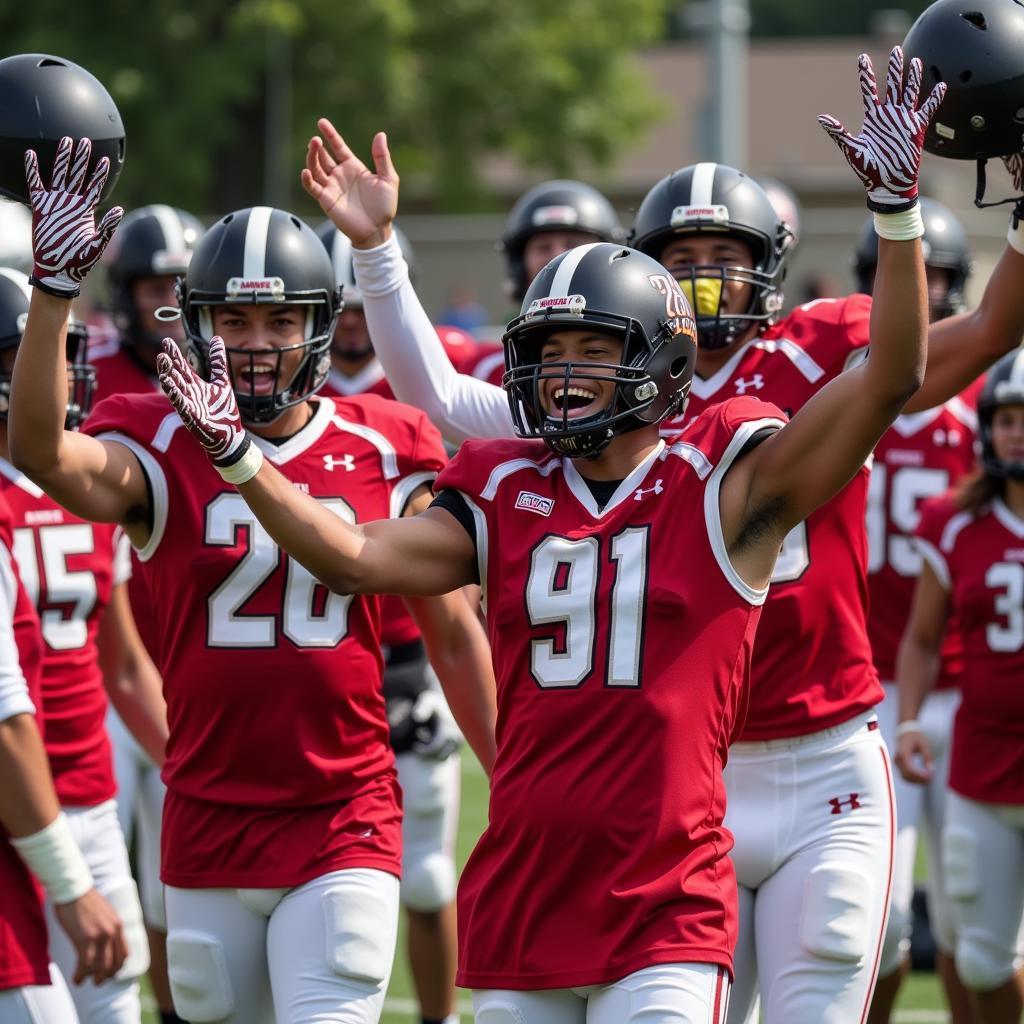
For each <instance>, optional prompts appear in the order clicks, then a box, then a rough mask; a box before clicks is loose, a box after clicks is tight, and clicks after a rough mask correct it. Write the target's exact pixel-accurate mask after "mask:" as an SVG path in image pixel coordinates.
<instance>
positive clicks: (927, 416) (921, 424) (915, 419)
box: [892, 405, 943, 437]
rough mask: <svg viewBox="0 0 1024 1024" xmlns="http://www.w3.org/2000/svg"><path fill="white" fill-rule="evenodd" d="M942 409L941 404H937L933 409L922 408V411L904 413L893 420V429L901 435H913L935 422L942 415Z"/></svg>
mask: <svg viewBox="0 0 1024 1024" xmlns="http://www.w3.org/2000/svg"><path fill="white" fill-rule="evenodd" d="M942 409H943V407H942V406H941V405H937V406H935V407H934V408H933V409H922V410H921V412H905V413H902V414H901V415H899V416H897V417H896V419H895V420H894V421H893V424H892V429H893V430H895V431H896V433H897V434H899V435H900V437H912V436H913V435H914V434H916V433H917V432H918V431H919V430H923V429H924V428H925V427H927V426H929V425H930V424H932V423H934V422H935V421H936V420H937V419H938V418H939V417H940V416H941V415H942Z"/></svg>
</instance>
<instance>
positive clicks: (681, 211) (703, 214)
mask: <svg viewBox="0 0 1024 1024" xmlns="http://www.w3.org/2000/svg"><path fill="white" fill-rule="evenodd" d="M695 220H697V221H707V220H710V221H713V222H714V223H715V224H728V223H729V207H728V206H722V205H720V204H719V205H715V206H677V207H676V208H675V209H674V210H673V211H672V219H671V221H670V223H671V225H672V227H674V228H677V227H679V226H680V225H681V224H690V223H691V222H693V221H695Z"/></svg>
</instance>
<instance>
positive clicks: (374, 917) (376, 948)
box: [323, 880, 396, 985]
mask: <svg viewBox="0 0 1024 1024" xmlns="http://www.w3.org/2000/svg"><path fill="white" fill-rule="evenodd" d="M323 912H324V924H325V935H326V938H327V949H326V957H327V966H328V967H330V969H331V970H332V971H333V972H334V973H335V974H337V975H338V976H339V977H342V978H354V979H355V980H357V981H361V982H364V983H366V982H369V983H370V984H373V985H383V984H384V982H385V981H386V980H387V979H388V977H389V976H390V974H391V963H392V961H393V960H394V957H395V941H394V940H395V920H394V918H395V913H396V908H394V907H393V906H392V905H391V903H390V902H389V900H388V899H387V898H386V897H385V895H384V894H383V893H382V892H380V890H379V889H378V888H376V887H375V886H374V885H373V884H372V883H367V882H364V881H363V880H359V882H358V884H351V883H350V884H348V885H343V886H338V887H336V888H331V889H328V890H327V891H326V892H325V893H324V895H323Z"/></svg>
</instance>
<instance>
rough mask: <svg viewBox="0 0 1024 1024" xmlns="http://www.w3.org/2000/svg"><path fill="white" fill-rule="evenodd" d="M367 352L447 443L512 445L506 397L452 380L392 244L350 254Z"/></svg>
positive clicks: (463, 377)
mask: <svg viewBox="0 0 1024 1024" xmlns="http://www.w3.org/2000/svg"><path fill="white" fill-rule="evenodd" d="M352 269H353V271H354V273H355V276H356V280H357V281H358V282H359V289H360V291H361V292H362V293H363V310H364V312H365V314H366V325H367V327H368V328H369V331H370V338H371V339H372V340H373V347H374V350H375V351H376V353H377V358H378V359H380V362H381V365H382V366H383V367H384V374H385V376H386V377H387V379H388V383H389V384H390V385H391V389H392V390H393V391H394V393H395V397H396V398H398V399H399V401H402V402H407V403H408V404H409V405H414V406H416V407H417V408H419V409H422V410H423V411H424V412H425V413H426V414H427V418H428V419H429V420H430V421H431V422H432V423H433V424H434V426H436V427H437V429H438V430H440V431H441V434H442V435H443V436H444V437H445V439H446V440H448V441H451V442H452V443H454V444H458V443H460V442H462V441H465V440H467V439H468V438H475V437H482V438H493V437H515V430H514V429H513V426H512V413H511V412H510V410H509V407H508V398H507V397H506V395H505V392H504V391H503V390H502V389H501V388H499V387H495V386H494V385H493V384H489V383H488V382H487V381H484V380H478V379H477V378H476V377H471V376H470V375H469V374H464V373H458V372H457V371H456V369H455V367H454V366H452V363H451V360H450V359H449V358H448V354H447V353H446V352H445V350H444V346H443V345H442V344H441V339H440V338H438V336H437V331H436V330H434V326H433V324H431V322H430V320H429V319H428V317H427V314H426V313H425V312H424V310H423V306H422V305H421V303H420V300H419V297H418V296H417V295H416V291H415V289H414V288H413V286H412V283H411V282H410V281H409V267H408V265H407V264H406V262H405V259H404V258H403V257H402V251H401V249H400V248H399V247H398V241H397V240H396V238H395V236H394V235H392V236H391V238H390V239H389V240H388V241H387V242H385V243H384V244H383V245H379V246H377V247H376V248H375V249H355V248H353V250H352Z"/></svg>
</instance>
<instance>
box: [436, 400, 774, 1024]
mask: <svg viewBox="0 0 1024 1024" xmlns="http://www.w3.org/2000/svg"><path fill="white" fill-rule="evenodd" d="M781 423H782V417H781V416H780V414H779V413H778V410H777V409H775V408H774V407H773V406H769V405H766V404H764V403H762V402H758V401H754V400H751V399H749V398H748V399H741V400H738V401H734V402H729V403H725V404H722V405H719V406H718V407H716V408H715V409H713V410H711V411H710V412H709V413H708V414H706V415H704V416H701V417H700V418H699V419H698V420H697V421H696V422H695V423H693V424H691V425H690V426H689V427H688V428H687V429H686V430H685V431H684V432H683V433H682V434H681V436H679V437H678V439H673V440H670V441H668V442H667V443H666V444H664V445H662V446H659V448H658V449H657V450H656V451H655V452H654V453H652V455H651V456H649V457H648V458H647V459H645V460H644V462H643V463H642V464H641V465H640V466H639V467H637V469H635V470H634V471H633V472H632V473H631V474H630V475H629V476H628V477H627V478H626V479H625V480H624V481H622V483H621V484H620V485H619V487H618V489H617V490H616V492H615V494H614V495H613V496H612V498H611V499H610V501H609V502H608V504H607V505H606V506H605V508H604V510H603V511H599V509H598V505H597V503H596V501H595V499H594V497H593V495H592V494H591V492H590V490H589V488H588V487H587V485H586V483H585V482H584V480H583V479H582V478H581V477H580V475H579V473H578V471H577V469H576V467H575V465H574V464H573V462H572V461H571V460H569V459H562V458H560V457H558V456H557V455H555V454H554V453H552V452H550V451H549V450H548V449H547V448H546V447H545V446H544V445H543V444H542V443H540V442H525V441H494V442H473V441H470V442H467V443H466V444H465V445H464V446H463V448H462V449H461V450H460V452H459V454H458V455H457V456H456V457H455V459H454V460H453V462H452V463H451V465H450V466H449V467H448V469H446V470H445V471H444V472H443V473H442V474H441V476H440V477H439V478H438V480H437V484H436V488H437V489H438V490H439V491H440V490H444V489H453V490H455V491H457V492H459V493H460V494H461V495H462V496H463V497H464V498H465V499H466V501H467V503H468V504H469V505H470V508H471V509H472V512H473V516H474V520H475V523H476V538H477V539H476V543H477V551H478V556H479V565H480V578H481V581H482V585H483V588H484V594H485V598H486V607H487V624H488V630H489V633H490V641H491V648H492V651H493V658H494V666H495V675H496V678H497V685H498V726H497V742H498V751H497V760H496V762H495V766H494V774H493V777H492V779H491V797H490V812H489V816H488V826H487V829H486V831H485V832H484V834H483V836H482V837H481V839H480V841H479V842H478V844H477V847H476V849H475V850H474V852H473V854H472V856H471V857H470V859H469V862H468V863H467V865H466V867H465V869H464V870H463V874H462V878H461V880H460V883H459V896H458V901H459V933H460V934H459V960H460V963H459V971H458V984H460V985H463V986H466V987H472V988H476V989H527V990H535V989H553V988H557V989H560V988H571V987H576V986H587V985H599V984H603V983H608V982H615V981H617V980H619V979H623V978H625V977H626V976H627V975H630V974H633V973H634V972H636V971H639V970H642V969H643V968H647V967H651V966H653V965H659V964H673V963H693V962H697V963H700V962H703V963H711V964H718V965H721V966H723V967H726V968H728V969H731V966H732V949H733V945H734V944H735V940H736V907H735V890H734V883H733V872H732V866H731V864H730V862H729V860H728V859H727V858H726V856H725V855H726V853H727V852H728V850H729V848H730V846H731V837H730V835H729V833H728V832H727V831H726V830H725V829H724V828H723V826H722V819H723V816H724V813H725V791H724V789H723V787H722V779H721V770H722V765H723V764H724V762H725V759H726V756H727V750H728V745H729V743H730V741H731V739H732V738H733V737H734V736H735V734H736V732H737V731H738V729H739V728H740V726H741V724H742V720H743V717H744V714H745V709H746V703H747V682H748V674H749V661H750V652H751V647H752V644H753V636H754V628H755V626H756V624H757V620H758V617H759V613H760V605H761V603H762V602H763V600H764V596H765V592H764V591H757V590H754V589H752V588H750V587H748V586H747V585H746V584H745V583H744V582H743V581H742V580H741V579H740V578H739V576H738V575H737V574H736V572H735V570H734V569H733V568H732V566H731V564H730V563H729V561H728V556H727V554H726V552H725V546H724V540H723V537H722V532H721V525H720V521H719V516H718V502H717V495H718V489H719V486H720V484H721V480H722V478H723V477H724V475H725V473H726V472H727V471H728V468H729V466H730V465H731V463H732V461H733V459H734V458H735V457H736V455H737V453H738V452H739V451H740V450H741V449H742V447H743V446H744V444H745V443H746V441H747V440H748V439H749V438H750V437H751V436H752V435H753V434H754V433H756V432H757V431H758V430H759V429H763V428H765V427H768V426H774V427H778V426H781ZM524 613H525V617H526V621H525V622H524ZM716 1019H717V1018H716Z"/></svg>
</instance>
